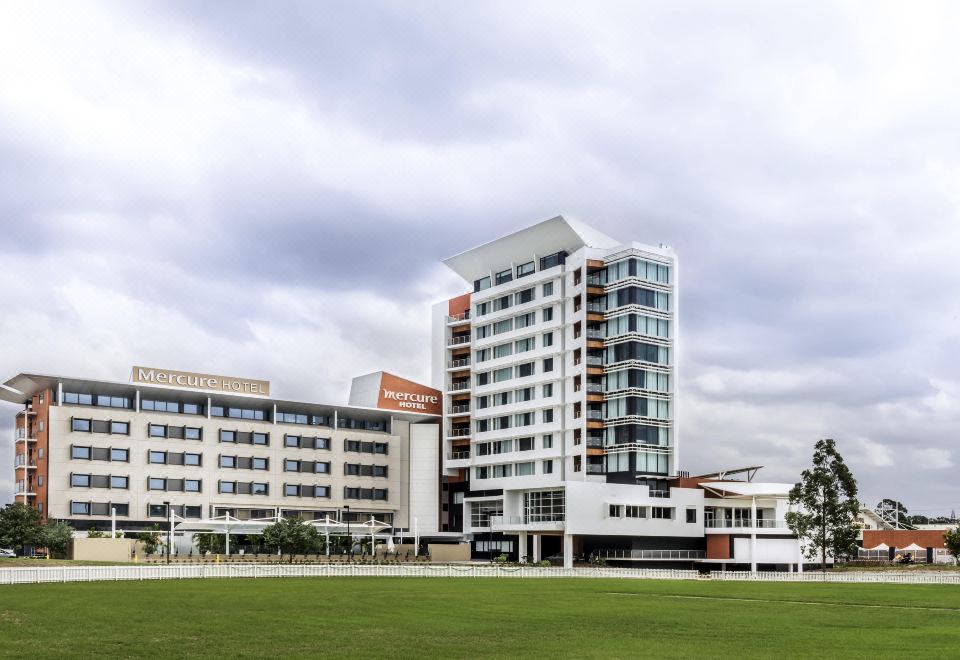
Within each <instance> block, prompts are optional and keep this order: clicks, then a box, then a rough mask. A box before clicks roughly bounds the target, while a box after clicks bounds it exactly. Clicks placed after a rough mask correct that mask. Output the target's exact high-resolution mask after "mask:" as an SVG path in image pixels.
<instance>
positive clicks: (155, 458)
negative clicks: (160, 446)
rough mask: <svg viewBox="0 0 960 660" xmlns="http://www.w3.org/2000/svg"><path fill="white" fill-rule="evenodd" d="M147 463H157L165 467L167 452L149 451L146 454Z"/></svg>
mask: <svg viewBox="0 0 960 660" xmlns="http://www.w3.org/2000/svg"><path fill="white" fill-rule="evenodd" d="M147 461H148V462H149V463H159V464H161V465H166V463H167V452H165V451H151V452H149V453H148V454H147Z"/></svg>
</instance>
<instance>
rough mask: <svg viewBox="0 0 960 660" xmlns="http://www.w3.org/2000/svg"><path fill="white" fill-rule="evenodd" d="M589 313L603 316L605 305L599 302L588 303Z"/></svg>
mask: <svg viewBox="0 0 960 660" xmlns="http://www.w3.org/2000/svg"><path fill="white" fill-rule="evenodd" d="M587 311H588V312H591V313H593V314H603V312H604V309H603V304H602V303H598V302H588V303H587Z"/></svg>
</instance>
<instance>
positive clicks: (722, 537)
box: [707, 534, 731, 559]
mask: <svg viewBox="0 0 960 660" xmlns="http://www.w3.org/2000/svg"><path fill="white" fill-rule="evenodd" d="M730 558H731V557H730V535H729V534H707V559H730Z"/></svg>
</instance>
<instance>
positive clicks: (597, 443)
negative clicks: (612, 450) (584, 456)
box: [586, 436, 603, 449]
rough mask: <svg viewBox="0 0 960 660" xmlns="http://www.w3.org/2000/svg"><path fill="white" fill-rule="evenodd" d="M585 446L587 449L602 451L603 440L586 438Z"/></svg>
mask: <svg viewBox="0 0 960 660" xmlns="http://www.w3.org/2000/svg"><path fill="white" fill-rule="evenodd" d="M586 444H587V447H592V448H594V449H597V448H599V449H603V438H591V437H590V436H587V441H586Z"/></svg>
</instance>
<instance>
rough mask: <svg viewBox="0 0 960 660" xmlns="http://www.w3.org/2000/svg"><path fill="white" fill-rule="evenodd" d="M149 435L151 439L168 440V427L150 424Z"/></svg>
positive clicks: (148, 426) (148, 427)
mask: <svg viewBox="0 0 960 660" xmlns="http://www.w3.org/2000/svg"><path fill="white" fill-rule="evenodd" d="M147 435H149V436H150V437H151V438H166V437H167V427H166V426H164V425H163V424H148V425H147Z"/></svg>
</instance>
